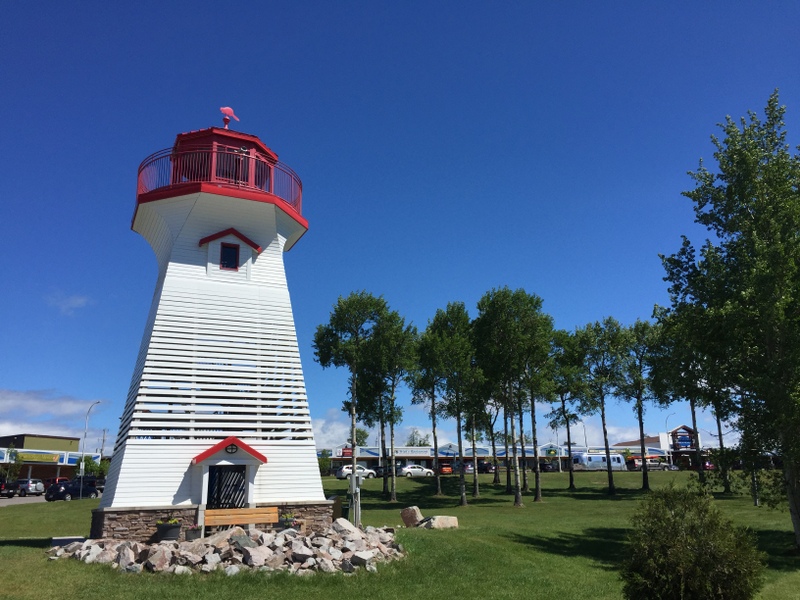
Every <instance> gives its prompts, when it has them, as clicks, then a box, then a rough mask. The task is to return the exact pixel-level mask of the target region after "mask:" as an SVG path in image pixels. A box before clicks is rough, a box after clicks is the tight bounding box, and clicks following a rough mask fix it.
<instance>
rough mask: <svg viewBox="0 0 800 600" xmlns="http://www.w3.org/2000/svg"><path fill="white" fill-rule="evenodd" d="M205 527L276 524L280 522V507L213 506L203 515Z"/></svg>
mask: <svg viewBox="0 0 800 600" xmlns="http://www.w3.org/2000/svg"><path fill="white" fill-rule="evenodd" d="M203 521H204V522H203V525H204V526H205V527H218V526H220V525H249V524H250V523H254V524H256V525H258V524H265V525H274V524H276V523H278V507H277V506H264V507H262V508H211V509H206V511H205V515H204V517H203Z"/></svg>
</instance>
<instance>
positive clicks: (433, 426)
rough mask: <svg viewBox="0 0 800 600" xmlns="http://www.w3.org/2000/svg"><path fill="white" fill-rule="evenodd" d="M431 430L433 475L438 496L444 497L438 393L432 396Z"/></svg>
mask: <svg viewBox="0 0 800 600" xmlns="http://www.w3.org/2000/svg"><path fill="white" fill-rule="evenodd" d="M431 430H432V433H433V475H434V477H436V495H437V496H441V495H442V476H441V474H440V473H439V438H438V437H437V435H436V393H435V392H434V393H432V394H431Z"/></svg>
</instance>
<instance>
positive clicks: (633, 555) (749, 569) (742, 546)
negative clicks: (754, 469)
mask: <svg viewBox="0 0 800 600" xmlns="http://www.w3.org/2000/svg"><path fill="white" fill-rule="evenodd" d="M632 524H633V532H632V533H631V534H630V536H629V538H628V544H629V548H628V552H629V554H628V558H627V559H626V560H625V562H624V565H623V568H622V580H623V581H624V588H623V595H624V597H625V598H628V599H629V600H633V599H635V600H748V599H750V598H753V597H754V596H755V594H756V592H758V590H759V589H761V586H762V585H763V572H764V564H763V555H762V554H761V553H760V552H759V551H758V550H757V549H756V546H755V536H754V534H753V533H752V532H750V531H749V530H747V529H744V528H737V527H734V526H733V524H732V523H731V522H730V521H729V520H727V519H725V518H723V517H722V515H721V514H720V512H719V510H718V509H717V508H716V507H715V506H713V504H712V499H711V497H710V496H708V495H706V494H698V493H697V492H696V491H692V490H688V489H676V488H674V487H668V488H664V489H662V490H658V491H655V492H653V493H651V494H648V496H647V497H646V498H645V499H644V500H642V502H641V504H640V505H639V507H638V508H637V509H636V512H635V513H634V515H633V519H632Z"/></svg>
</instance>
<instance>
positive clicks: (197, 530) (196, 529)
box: [184, 523, 203, 542]
mask: <svg viewBox="0 0 800 600" xmlns="http://www.w3.org/2000/svg"><path fill="white" fill-rule="evenodd" d="M202 533H203V528H202V526H200V525H199V524H198V523H192V524H191V525H189V526H188V527H187V528H186V533H185V534H184V535H185V537H186V541H187V542H190V541H192V540H199V539H200V536H201V534H202Z"/></svg>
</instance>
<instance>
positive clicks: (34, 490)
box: [9, 479, 44, 498]
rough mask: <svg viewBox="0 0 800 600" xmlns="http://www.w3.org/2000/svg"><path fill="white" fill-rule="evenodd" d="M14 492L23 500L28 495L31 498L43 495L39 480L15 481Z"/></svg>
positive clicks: (41, 484)
mask: <svg viewBox="0 0 800 600" xmlns="http://www.w3.org/2000/svg"><path fill="white" fill-rule="evenodd" d="M15 491H16V493H18V494H19V497H20V498H24V497H25V496H27V495H28V494H30V495H31V496H41V495H42V494H44V484H43V483H42V480H41V479H17V488H16V490H15ZM12 495H13V494H12ZM9 497H10V496H9Z"/></svg>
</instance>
